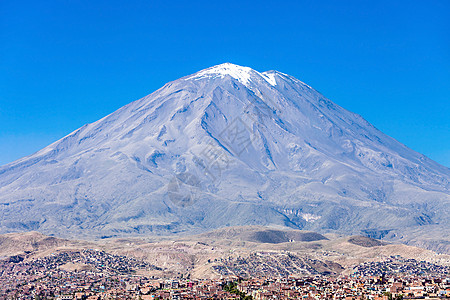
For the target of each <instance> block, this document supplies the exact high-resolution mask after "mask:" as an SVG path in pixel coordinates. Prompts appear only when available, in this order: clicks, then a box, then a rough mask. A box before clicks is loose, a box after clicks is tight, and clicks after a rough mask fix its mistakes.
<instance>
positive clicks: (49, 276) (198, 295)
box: [0, 250, 450, 300]
mask: <svg viewBox="0 0 450 300" xmlns="http://www.w3.org/2000/svg"><path fill="white" fill-rule="evenodd" d="M160 270H161V268H159V267H156V266H154V265H151V264H149V263H147V262H145V261H141V260H138V259H135V258H129V257H126V256H120V255H113V254H109V253H106V252H104V251H99V250H81V251H72V252H58V253H52V254H51V255H49V256H45V257H40V258H35V259H32V260H26V259H25V260H24V258H23V257H21V256H11V257H9V258H6V259H3V260H1V261H0V299H80V300H81V299H90V300H94V299H143V300H144V299H374V300H376V299H380V300H382V299H383V300H389V299H402V298H403V299H425V298H427V299H433V298H435V299H437V298H450V268H449V267H447V266H440V265H436V264H432V263H429V262H424V261H416V260H414V259H404V258H402V257H400V256H391V257H387V258H385V259H384V260H382V261H377V262H366V263H362V264H360V265H357V266H355V267H354V268H353V269H352V270H351V272H349V273H348V274H347V275H343V274H340V275H330V274H317V275H309V276H294V275H286V276H280V274H279V273H277V272H275V273H274V274H276V276H270V275H264V276H256V274H255V276H248V277H239V276H235V275H230V276H219V277H218V278H217V279H193V278H190V276H184V277H183V276H182V275H181V276H178V278H164V277H160V276H152V275H142V274H143V271H145V272H146V274H152V272H156V271H160ZM145 272H144V273H145ZM155 274H156V273H155ZM219 274H220V273H218V275H219Z"/></svg>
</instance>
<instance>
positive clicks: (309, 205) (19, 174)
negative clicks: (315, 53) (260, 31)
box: [0, 64, 450, 247]
mask: <svg viewBox="0 0 450 300" xmlns="http://www.w3.org/2000/svg"><path fill="white" fill-rule="evenodd" d="M449 178H450V171H449V169H448V168H446V167H443V166H441V165H439V164H437V163H435V162H434V161H432V160H430V159H428V158H427V157H425V156H423V155H421V154H419V153H417V152H414V151H413V150H411V149H409V148H407V147H405V146H404V145H402V144H400V143H399V142H397V141H396V140H394V139H392V138H390V137H388V136H386V135H385V134H383V133H382V132H380V131H379V130H377V129H376V128H374V127H373V126H372V125H371V124H369V123H368V122H366V121H365V120H364V119H363V118H361V117H360V116H358V115H356V114H354V113H351V112H349V111H347V110H345V109H343V108H341V107H339V106H337V105H336V104H334V103H332V102H331V101H329V100H328V99H326V98H325V97H324V96H322V95H321V94H320V93H318V92H317V91H315V90H314V89H312V88H311V87H309V86H308V85H306V84H304V83H302V82H300V81H299V80H297V79H295V78H293V77H290V76H288V75H286V74H283V73H280V72H276V71H269V72H264V73H259V72H256V71H254V70H252V69H250V68H245V67H240V66H236V65H232V64H223V65H219V66H215V67H212V68H209V69H206V70H203V71H200V72H198V73H196V74H194V75H191V76H187V77H184V78H181V79H178V80H176V81H173V82H170V83H168V84H166V85H165V86H164V87H162V88H161V89H159V90H157V91H156V92H154V93H152V94H151V95H149V96H147V97H144V98H142V99H140V100H138V101H135V102H132V103H130V104H129V105H126V106H124V107H122V108H121V109H119V110H117V111H116V112H114V113H112V114H110V115H108V116H106V117H105V118H103V119H101V120H99V121H97V122H95V123H92V124H87V125H85V126H83V127H81V128H80V129H78V130H76V131H75V132H73V133H71V134H70V135H68V136H66V137H65V138H63V139H61V140H59V141H57V142H55V143H53V144H51V145H49V146H48V147H46V148H44V149H42V150H41V151H39V152H37V153H35V154H33V155H31V156H28V157H25V158H22V159H20V160H17V161H15V162H13V163H10V164H8V165H5V166H3V167H0V230H1V232H12V231H22V230H38V231H40V232H43V233H46V234H58V235H61V236H66V237H69V236H77V237H80V236H85V237H100V236H125V235H137V234H150V233H156V234H168V233H180V232H186V233H199V232H202V231H206V230H208V229H213V228H219V227H223V226H230V225H278V226H284V227H291V228H296V229H305V230H314V231H319V232H341V233H346V234H363V235H367V236H371V237H376V238H380V237H385V238H387V239H391V240H395V239H402V241H405V242H411V243H416V242H420V241H422V240H423V239H422V240H421V237H423V236H425V235H426V236H428V237H430V232H431V231H430V230H428V228H430V229H433V231H432V232H434V233H439V234H440V236H436V237H433V236H431V240H430V241H427V242H426V244H427V245H432V243H435V241H436V240H438V241H445V240H446V239H447V238H448V236H449V235H450V234H449V233H450V230H449V228H450V226H449V220H450V214H449V207H450V205H449V204H450V196H449V187H450V186H449ZM446 237H447V238H446ZM441 246H442V242H438V243H437V244H436V245H434V246H433V247H441Z"/></svg>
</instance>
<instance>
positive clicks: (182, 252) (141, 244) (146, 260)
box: [0, 226, 450, 278]
mask: <svg viewBox="0 0 450 300" xmlns="http://www.w3.org/2000/svg"><path fill="white" fill-rule="evenodd" d="M105 256H107V259H106V261H107V263H108V266H109V267H110V272H112V273H114V272H118V273H120V272H121V271H120V270H121V269H120V268H119V269H118V270H117V267H114V266H115V265H120V264H121V263H122V264H126V265H132V266H134V267H133V268H134V269H133V270H128V271H133V272H134V273H137V274H142V275H146V276H153V277H155V278H163V277H167V278H173V277H184V278H186V277H191V278H220V277H229V276H236V277H244V278H245V277H257V276H270V277H286V276H288V275H294V276H307V275H316V274H322V275H324V274H325V275H326V274H351V273H353V272H355V270H356V269H355V268H357V266H360V265H361V264H364V263H365V264H366V265H367V264H370V263H377V262H383V261H387V260H389V259H392V258H397V259H401V260H405V261H406V260H409V259H412V260H414V261H417V262H421V261H423V262H427V263H429V264H430V265H438V266H444V267H448V266H450V256H449V255H444V254H436V253H434V252H432V251H430V250H425V249H421V248H417V247H412V246H406V245H403V244H391V243H386V242H384V241H379V240H375V239H371V238H367V237H363V236H350V237H348V236H341V237H339V236H335V235H321V234H318V233H314V232H308V231H299V230H283V229H277V228H269V227H262V226H242V227H228V228H223V229H218V230H215V231H212V232H208V233H204V234H200V235H195V236H180V237H173V236H171V237H148V238H126V239H117V238H115V239H103V240H97V241H82V240H66V239H60V238H56V237H49V236H45V235H42V234H40V233H37V232H27V233H11V234H4V235H1V236H0V257H1V258H2V260H3V261H8V262H13V263H14V262H33V261H36V260H38V259H40V260H46V259H48V258H49V257H51V258H52V262H51V265H52V266H54V267H57V268H60V269H64V270H69V271H70V270H95V269H96V268H97V269H98V270H99V272H100V271H102V270H103V269H102V268H103V267H104V266H105V258H103V257H105ZM122 260H123V262H121V261H122ZM99 268H100V269H102V270H100V269H99ZM111 270H112V271H111ZM103 271H104V270H103ZM103 271H102V272H103ZM125 271H126V270H125Z"/></svg>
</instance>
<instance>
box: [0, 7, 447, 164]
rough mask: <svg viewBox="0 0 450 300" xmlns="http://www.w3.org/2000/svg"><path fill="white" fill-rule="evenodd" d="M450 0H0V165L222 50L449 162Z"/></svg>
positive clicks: (214, 59) (216, 57) (223, 56)
mask: <svg viewBox="0 0 450 300" xmlns="http://www.w3.org/2000/svg"><path fill="white" fill-rule="evenodd" d="M449 15H450V1H447V0H442V1H414V0H411V1H252V2H250V1H193V0H191V1H132V0H129V1H113V0H108V1H92V0H89V1H75V0H73V1H69V0H60V1H56V0H55V1H20V0H14V1H12V0H11V1H7V0H4V1H0V165H3V164H6V163H8V162H11V161H13V160H15V159H18V158H20V157H22V156H25V155H28V154H31V153H33V152H35V151H37V150H39V149H41V148H42V147H44V146H46V145H48V144H50V143H51V142H53V141H55V140H57V139H59V138H61V137H63V136H64V135H66V134H68V133H70V132H71V131H73V130H75V129H77V128H78V127H81V126H82V125H83V124H85V123H90V122H94V121H96V120H97V119H99V118H101V117H103V116H105V115H106V114H108V113H111V112H113V111H114V110H116V109H118V108H119V107H121V106H123V105H125V104H127V103H129V102H131V101H133V100H136V99H138V98H141V97H143V96H145V95H147V94H149V93H151V92H152V91H154V90H155V89H157V88H159V87H161V86H162V85H163V84H164V83H166V82H168V81H170V80H174V79H177V78H179V77H181V76H184V75H187V74H191V73H194V72H196V71H198V70H200V69H203V68H206V67H209V66H212V65H216V64H219V63H223V62H232V63H236V64H239V65H245V66H249V67H252V68H254V69H256V70H258V71H265V70H270V69H276V70H279V71H281V72H284V73H288V74H291V75H293V76H295V77H297V78H299V79H300V80H302V81H304V82H306V83H308V84H309V85H311V86H313V87H314V88H315V89H317V90H319V91H320V92H322V93H323V94H324V95H325V96H326V97H328V98H329V99H331V100H332V101H334V102H336V103H337V104H339V105H341V106H343V107H345V108H347V109H349V110H351V111H354V112H356V113H359V114H361V115H362V116H363V117H364V118H366V119H367V120H368V121H369V122H371V123H372V124H374V125H375V126H376V127H377V128H379V129H381V130H382V131H384V132H385V133H387V134H389V135H391V136H393V137H394V138H396V139H397V140H399V141H400V142H402V143H404V144H406V145H407V146H409V147H411V148H412V149H414V150H416V151H419V152H421V153H423V154H425V155H427V156H429V157H430V158H432V159H434V160H436V161H438V162H440V163H441V164H444V165H446V166H450V20H449V19H450V18H449Z"/></svg>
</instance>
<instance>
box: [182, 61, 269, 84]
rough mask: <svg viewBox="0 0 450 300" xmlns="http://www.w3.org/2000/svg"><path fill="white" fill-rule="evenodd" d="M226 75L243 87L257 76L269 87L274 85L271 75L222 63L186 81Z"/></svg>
mask: <svg viewBox="0 0 450 300" xmlns="http://www.w3.org/2000/svg"><path fill="white" fill-rule="evenodd" d="M226 75H229V76H231V77H233V78H234V79H236V80H238V81H239V82H240V83H242V84H243V85H245V86H249V84H250V82H251V81H252V76H255V75H257V76H258V75H259V76H260V77H262V78H264V79H265V80H266V81H267V82H268V83H269V84H270V85H272V86H274V85H276V81H275V78H274V75H273V74H262V73H259V72H258V71H255V70H253V69H252V68H249V67H243V66H239V65H235V64H232V63H223V64H220V65H216V66H213V67H211V68H208V69H205V70H202V71H200V72H197V73H195V74H194V75H192V76H190V77H188V79H202V78H223V77H225V76H226Z"/></svg>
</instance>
